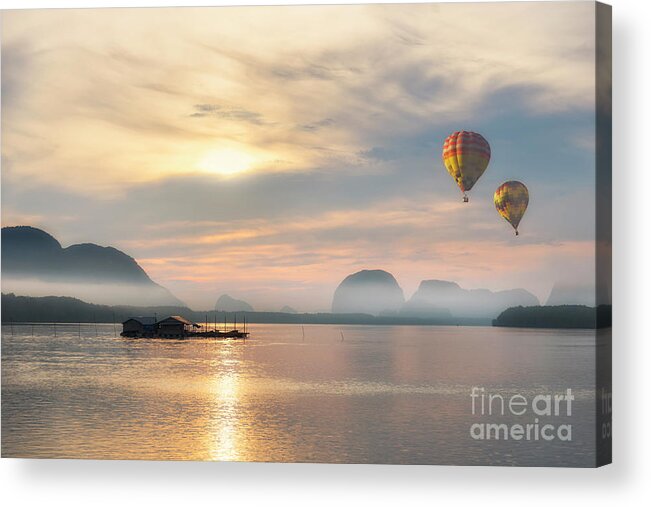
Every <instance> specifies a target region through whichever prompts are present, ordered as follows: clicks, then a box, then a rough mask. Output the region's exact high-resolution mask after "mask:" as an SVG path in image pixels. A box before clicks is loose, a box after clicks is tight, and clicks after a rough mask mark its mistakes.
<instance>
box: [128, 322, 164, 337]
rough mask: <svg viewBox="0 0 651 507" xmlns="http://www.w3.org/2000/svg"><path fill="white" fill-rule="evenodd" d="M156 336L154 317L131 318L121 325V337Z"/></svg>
mask: <svg viewBox="0 0 651 507" xmlns="http://www.w3.org/2000/svg"><path fill="white" fill-rule="evenodd" d="M155 335H156V318H155V317H131V318H130V319H127V320H125V321H124V322H123V323H122V336H128V337H130V338H136V337H141V336H142V337H151V336H155Z"/></svg>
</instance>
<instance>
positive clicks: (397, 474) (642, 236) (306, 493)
mask: <svg viewBox="0 0 651 507" xmlns="http://www.w3.org/2000/svg"><path fill="white" fill-rule="evenodd" d="M274 3H286V4H300V3H342V2H332V1H331V2H328V1H319V2H314V1H313V2H305V1H303V2H300V1H291V0H284V1H282V2H273V1H260V0H256V1H252V2H246V1H231V2H229V1H227V0H212V1H198V0H194V1H190V2H187V1H186V2H184V1H181V0H176V1H169V0H168V1H165V0H149V1H147V0H135V1H127V0H123V1H121V2H110V1H106V0H104V1H101V0H100V1H95V0H77V1H59V0H55V1H50V2H47V1H29V0H23V1H9V0H0V7H1V8H3V9H8V8H26V7H37V8H38V7H41V8H42V7H122V6H160V5H165V6H174V5H232V4H241V5H245V4H274ZM611 3H612V4H613V39H614V44H613V45H614V64H613V81H614V97H613V99H614V108H613V109H614V130H613V131H614V139H613V141H614V165H613V170H614V189H613V192H614V196H613V197H614V203H613V204H614V206H613V210H614V211H613V214H614V231H613V232H614V275H613V276H614V290H613V295H614V301H615V305H614V327H615V329H614V339H613V351H614V352H613V370H614V414H613V419H614V423H613V425H614V439H615V440H614V464H613V465H610V466H607V467H604V468H601V469H598V470H582V469H579V470H574V469H541V468H534V469H511V468H497V467H493V468H488V467H434V466H432V467H426V466H382V465H374V466H368V465H364V466H361V465H300V464H253V463H166V462H120V461H117V462H108V461H107V462H100V461H65V460H9V459H3V460H1V461H0V501H2V502H3V503H4V505H12V506H13V505H31V504H37V503H38V504H43V505H66V506H70V505H85V506H86V505H92V506H97V505H111V506H114V505H117V506H118V507H119V506H122V505H143V506H144V505H161V506H162V505H177V506H178V505H181V506H185V505H187V506H190V505H192V506H193V507H194V505H197V504H212V505H219V504H222V505H223V504H231V505H233V506H234V507H239V506H240V505H252V504H254V503H255V504H258V505H262V506H264V507H267V506H270V505H283V506H284V505H294V504H298V503H301V504H308V505H310V506H311V505H328V506H332V505H333V504H340V503H341V504H346V505H348V504H353V503H354V504H358V505H369V504H374V505H392V506H396V505H397V506H399V507H402V506H403V505H404V506H407V505H410V506H411V505H441V506H446V507H447V506H456V505H477V506H482V507H484V506H491V505H499V506H500V507H503V506H509V505H517V506H518V507H523V506H527V507H529V506H536V505H545V506H546V507H550V506H552V505H554V506H566V505H591V506H600V505H636V506H639V505H651V466H650V465H649V459H651V445H650V440H651V374H650V372H651V332H650V329H651V327H650V326H649V323H648V321H649V312H651V298H648V297H647V296H648V294H649V290H648V287H649V286H650V285H651V279H650V277H649V271H650V269H649V265H650V264H651V252H650V251H649V230H650V228H651V227H650V223H649V220H648V218H649V205H648V204H647V203H648V202H649V199H651V197H650V196H651V185H649V179H650V175H651V135H649V134H650V130H651V129H649V122H650V116H651V115H650V113H651V111H650V110H649V96H650V95H651V80H650V79H649V62H650V61H651V57H650V56H649V55H650V53H651V51H650V50H651V27H650V26H649V20H651V7H650V6H651V2H649V1H648V0H612V1H611Z"/></svg>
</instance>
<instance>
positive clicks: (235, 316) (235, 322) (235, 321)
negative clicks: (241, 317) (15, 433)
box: [233, 313, 237, 329]
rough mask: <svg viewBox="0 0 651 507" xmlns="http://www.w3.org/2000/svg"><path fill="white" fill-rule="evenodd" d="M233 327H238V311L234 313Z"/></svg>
mask: <svg viewBox="0 0 651 507" xmlns="http://www.w3.org/2000/svg"><path fill="white" fill-rule="evenodd" d="M233 329H237V313H234V314H233Z"/></svg>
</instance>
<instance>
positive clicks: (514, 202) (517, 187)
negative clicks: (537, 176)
mask: <svg viewBox="0 0 651 507" xmlns="http://www.w3.org/2000/svg"><path fill="white" fill-rule="evenodd" d="M493 201H494V202H495V208H496V209H497V212H498V213H499V214H500V215H502V216H503V217H504V218H505V219H506V221H507V222H508V223H510V224H511V225H512V226H513V228H514V229H515V235H516V236H518V234H519V233H518V225H519V224H520V220H522V216H523V215H524V212H525V211H527V206H528V204H529V191H528V190H527V187H526V186H525V185H524V183H520V182H519V181H507V182H506V183H502V184H501V185H500V186H499V187H497V190H495V195H494V196H493Z"/></svg>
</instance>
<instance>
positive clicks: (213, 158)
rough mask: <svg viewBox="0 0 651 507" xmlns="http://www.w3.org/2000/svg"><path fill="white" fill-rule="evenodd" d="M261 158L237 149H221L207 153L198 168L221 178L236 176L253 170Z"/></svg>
mask: <svg viewBox="0 0 651 507" xmlns="http://www.w3.org/2000/svg"><path fill="white" fill-rule="evenodd" d="M259 162H260V159H259V157H257V156H256V155H255V154H253V153H251V152H248V151H245V150H242V149H236V148H219V149H215V150H211V151H209V152H208V153H206V154H205V155H204V156H203V157H202V158H201V159H200V160H199V163H198V164H197V167H198V168H199V169H200V170H201V171H204V172H207V173H210V174H218V175H220V176H236V175H238V174H242V173H245V172H248V171H250V170H252V169H253V168H254V167H255V165H256V164H257V163H259Z"/></svg>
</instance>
